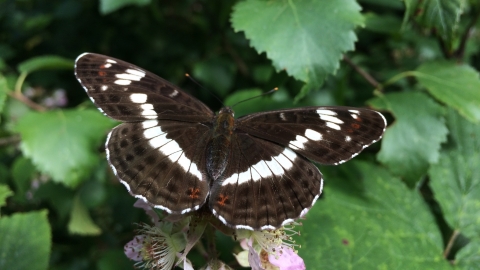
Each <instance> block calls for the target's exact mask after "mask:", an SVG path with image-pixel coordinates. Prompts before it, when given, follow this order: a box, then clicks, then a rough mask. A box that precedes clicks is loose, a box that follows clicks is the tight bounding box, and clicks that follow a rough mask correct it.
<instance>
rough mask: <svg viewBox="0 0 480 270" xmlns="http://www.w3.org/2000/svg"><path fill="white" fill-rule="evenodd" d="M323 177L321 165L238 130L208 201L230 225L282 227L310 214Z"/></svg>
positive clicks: (237, 226)
mask: <svg viewBox="0 0 480 270" xmlns="http://www.w3.org/2000/svg"><path fill="white" fill-rule="evenodd" d="M219 180H220V179H219ZM322 181H323V180H322V175H321V173H320V171H319V170H318V168H317V167H316V166H315V165H314V164H312V163H311V162H310V161H308V160H307V159H305V158H304V157H302V156H299V155H297V154H296V153H295V152H293V151H292V150H290V149H289V148H285V147H282V146H280V145H277V144H274V143H271V142H269V141H265V140H262V139H259V138H255V137H252V136H250V135H248V134H245V133H236V134H234V135H233V136H232V144H231V150H230V157H229V162H228V165H227V168H226V169H225V173H224V176H223V177H222V178H221V181H216V182H214V184H213V186H212V189H211V195H210V199H209V204H210V208H211V209H212V211H213V213H214V214H215V215H216V216H217V217H218V218H219V219H220V220H221V221H222V222H223V223H224V224H226V225H228V226H234V227H236V228H243V229H250V230H252V229H255V230H260V229H273V228H278V227H280V226H282V225H284V224H286V223H289V222H291V221H293V220H295V219H297V218H298V217H299V216H301V215H303V214H305V213H306V211H307V210H308V209H309V208H310V207H311V206H312V205H313V203H314V202H315V200H316V199H317V198H318V196H319V195H320V193H321V190H322Z"/></svg>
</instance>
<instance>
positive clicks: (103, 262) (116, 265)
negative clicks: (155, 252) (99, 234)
mask: <svg viewBox="0 0 480 270" xmlns="http://www.w3.org/2000/svg"><path fill="white" fill-rule="evenodd" d="M97 269H98V270H131V269H132V261H130V260H129V259H128V258H127V256H125V251H123V249H110V250H107V251H106V252H104V253H102V254H101V255H100V259H99V260H98V262H97Z"/></svg>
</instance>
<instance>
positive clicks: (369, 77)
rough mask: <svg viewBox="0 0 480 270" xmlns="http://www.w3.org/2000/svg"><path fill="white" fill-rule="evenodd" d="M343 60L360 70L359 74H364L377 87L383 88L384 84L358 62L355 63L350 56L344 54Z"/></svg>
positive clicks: (357, 70)
mask: <svg viewBox="0 0 480 270" xmlns="http://www.w3.org/2000/svg"><path fill="white" fill-rule="evenodd" d="M343 60H344V61H345V62H347V64H349V65H350V66H351V67H352V68H353V69H354V70H355V71H356V72H358V74H360V76H362V77H363V78H364V79H365V80H366V81H367V82H368V83H370V84H371V85H372V86H373V87H375V89H381V88H382V85H381V84H380V83H379V82H377V80H375V79H374V78H373V77H372V76H371V75H370V74H368V73H367V72H366V71H365V70H363V69H362V68H360V67H359V66H358V65H357V64H355V63H353V62H352V60H351V59H350V58H348V56H346V55H344V56H343Z"/></svg>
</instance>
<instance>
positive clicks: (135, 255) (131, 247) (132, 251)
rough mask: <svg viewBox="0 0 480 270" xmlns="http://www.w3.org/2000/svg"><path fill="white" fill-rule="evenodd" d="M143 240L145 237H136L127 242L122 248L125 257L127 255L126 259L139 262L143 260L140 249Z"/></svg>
mask: <svg viewBox="0 0 480 270" xmlns="http://www.w3.org/2000/svg"><path fill="white" fill-rule="evenodd" d="M144 240H145V235H137V236H135V237H134V238H133V240H132V241H130V242H128V243H127V244H126V245H125V247H124V248H123V251H124V252H125V255H127V258H129V259H130V260H133V261H136V262H140V261H142V260H143V258H142V254H141V251H142V248H143V245H144V244H145V243H144Z"/></svg>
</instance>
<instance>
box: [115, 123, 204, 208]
mask: <svg viewBox="0 0 480 270" xmlns="http://www.w3.org/2000/svg"><path fill="white" fill-rule="evenodd" d="M208 140H209V129H208V128H206V127H205V126H203V125H200V124H192V123H183V122H177V121H167V120H148V121H144V122H139V123H123V124H121V125H119V126H117V127H116V128H114V129H113V130H112V131H111V133H110V135H109V139H108V140H107V143H106V148H107V159H108V160H109V162H110V165H111V167H112V169H113V171H114V172H115V174H116V176H117V177H118V178H119V179H120V181H122V183H123V184H124V185H125V186H126V187H127V189H128V190H129V192H130V193H131V194H132V195H134V196H135V197H138V198H143V199H144V200H146V201H148V202H149V203H151V204H153V205H155V206H156V207H157V208H160V209H163V210H165V211H167V212H169V213H177V214H180V213H185V212H190V211H192V210H197V209H198V208H199V207H200V206H201V205H203V204H204V202H205V200H206V198H207V196H208V194H209V183H208V178H207V176H206V174H205V169H204V168H205V166H206V165H205V151H206V150H205V148H206V142H207V141H208ZM193 141H196V143H192V142H193Z"/></svg>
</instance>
